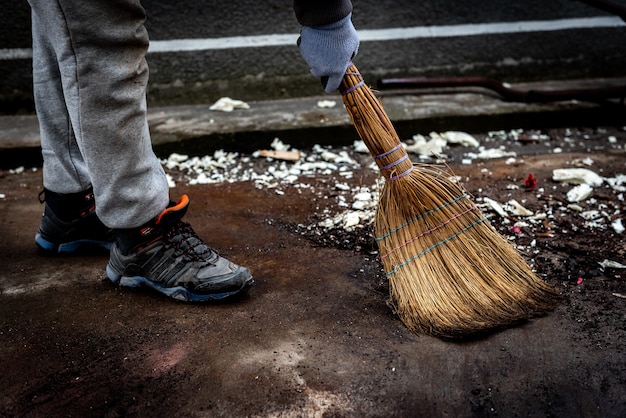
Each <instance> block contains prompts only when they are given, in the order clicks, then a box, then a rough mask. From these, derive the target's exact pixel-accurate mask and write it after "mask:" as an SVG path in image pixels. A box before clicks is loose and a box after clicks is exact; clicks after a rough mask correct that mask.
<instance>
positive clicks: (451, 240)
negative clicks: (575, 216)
mask: <svg viewBox="0 0 626 418" xmlns="http://www.w3.org/2000/svg"><path fill="white" fill-rule="evenodd" d="M340 91H341V93H342V97H343V101H344V104H345V107H346V109H347V111H348V114H349V115H350V118H351V119H352V122H353V124H354V126H355V128H356V130H357V132H358V134H359V136H360V137H361V139H362V140H363V142H364V143H365V145H366V146H367V148H368V149H369V151H370V154H371V155H372V157H373V158H374V160H375V161H376V163H377V165H378V167H379V168H380V171H381V174H382V176H383V177H384V184H383V188H382V191H381V193H380V200H379V202H378V209H377V211H376V218H375V221H374V229H375V234H376V241H377V244H378V249H379V255H380V259H381V261H382V264H383V267H384V270H385V272H386V275H387V277H388V279H389V282H390V293H391V301H392V303H393V305H394V308H395V309H396V311H397V313H398V315H399V316H400V319H401V320H402V321H403V322H404V324H405V325H406V326H407V327H408V328H409V329H411V330H412V331H414V332H417V333H425V334H430V335H433V336H437V337H442V338H460V337H464V336H468V335H472V334H477V333H483V332H486V331H489V330H493V329H497V328H503V327H507V326H510V325H513V324H516V323H519V322H520V321H523V320H525V319H528V318H531V317H534V316H538V315H541V314H545V313H547V312H548V311H550V310H552V309H553V308H554V307H555V305H556V303H557V301H558V300H559V298H560V297H559V295H558V293H557V292H556V291H555V290H554V289H553V288H551V287H550V286H549V285H548V284H547V283H545V282H544V281H543V280H541V279H540V278H539V277H537V275H536V274H534V273H533V272H532V270H531V269H530V267H529V266H528V265H527V264H526V262H525V261H524V259H523V258H522V257H521V256H520V255H519V254H518V252H517V251H516V250H515V249H514V248H513V247H512V246H511V245H510V244H509V243H508V242H507V241H506V240H505V239H504V238H503V237H502V236H501V235H500V234H499V233H498V232H497V231H496V230H495V229H494V228H493V227H492V226H491V225H490V223H489V222H488V220H487V219H486V218H485V216H484V215H483V214H482V213H481V211H480V210H479V209H478V208H477V206H476V205H475V204H474V203H473V202H472V201H471V199H470V196H469V195H468V194H467V193H466V192H465V190H464V189H463V187H462V186H461V185H460V184H459V183H458V182H457V181H456V180H454V179H453V177H452V176H451V173H449V172H447V171H446V170H444V169H441V168H438V167H436V166H428V165H414V164H413V163H412V162H411V160H410V159H409V157H408V155H407V153H406V151H405V149H404V147H403V146H402V144H401V142H400V139H399V138H398V135H397V133H396V131H395V129H394V127H393V126H392V124H391V122H390V120H389V118H388V117H387V115H386V113H385V111H384V109H383V108H382V105H381V104H380V102H379V101H378V99H377V98H376V97H375V96H374V94H373V93H372V91H371V90H370V89H369V87H368V86H367V85H365V83H364V80H363V78H362V76H361V75H360V74H359V71H358V70H357V68H356V67H355V66H354V65H351V66H350V68H348V70H347V71H346V74H345V76H344V78H343V81H342V85H341V86H340Z"/></svg>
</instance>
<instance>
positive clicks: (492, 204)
mask: <svg viewBox="0 0 626 418" xmlns="http://www.w3.org/2000/svg"><path fill="white" fill-rule="evenodd" d="M483 202H485V204H487V205H488V206H489V207H490V208H491V209H493V210H494V211H496V213H497V214H498V215H500V216H502V217H503V218H506V217H507V216H508V215H507V214H506V211H505V210H504V208H502V206H501V205H500V204H499V203H498V202H496V201H495V200H493V199H489V198H488V197H484V198H483Z"/></svg>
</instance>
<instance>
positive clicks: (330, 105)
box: [317, 100, 337, 109]
mask: <svg viewBox="0 0 626 418" xmlns="http://www.w3.org/2000/svg"><path fill="white" fill-rule="evenodd" d="M336 105H337V102H336V101H334V100H320V101H318V102H317V107H321V108H325V109H330V108H333V107H335V106H336Z"/></svg>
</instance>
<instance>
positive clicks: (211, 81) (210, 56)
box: [0, 0, 626, 113]
mask: <svg viewBox="0 0 626 418" xmlns="http://www.w3.org/2000/svg"><path fill="white" fill-rule="evenodd" d="M354 3H355V4H354V16H353V21H354V24H355V26H356V27H357V29H358V30H359V31H360V32H361V34H362V39H363V42H362V44H361V49H360V53H359V56H358V57H357V59H356V63H357V66H358V67H359V68H360V70H361V71H362V72H363V73H364V74H366V75H367V77H368V79H371V80H374V79H375V78H378V77H388V76H398V75H402V76H409V75H410V76H419V75H425V76H443V75H459V76H464V75H485V76H490V77H496V78H498V79H501V80H504V81H533V80H554V79H572V78H598V77H616V76H623V75H624V68H626V52H625V50H624V45H626V30H624V28H625V27H624V25H622V21H621V20H620V19H619V18H617V17H616V16H613V15H611V14H609V13H606V12H604V11H601V10H599V9H597V8H594V7H591V6H590V5H588V4H585V3H583V2H582V1H569V0H557V1H552V2H542V1H539V0H524V1H517V2H494V1H486V0H482V1H474V2H458V1H452V0H440V1H434V0H430V1H420V2H415V1H413V0H400V1H393V2H392V1H372V0H363V1H355V2H354ZM616 3H617V4H621V6H622V7H626V1H624V0H619V1H616ZM143 5H144V6H145V8H146V11H147V14H148V20H147V22H146V26H147V28H148V30H149V33H150V36H151V39H152V41H153V45H154V48H155V49H153V52H151V53H149V55H148V60H149V64H150V68H151V84H150V90H149V100H150V102H151V103H152V104H160V105H166V104H172V103H176V104H182V103H202V102H205V103H206V102H212V101H214V100H216V99H217V98H219V97H222V96H231V97H237V98H240V99H243V100H260V99H271V98H285V97H294V96H302V95H310V94H319V93H320V90H321V89H320V86H319V83H318V81H317V80H314V79H313V78H312V77H311V76H309V74H308V69H307V67H306V65H305V63H304V62H303V61H302V59H301V58H300V56H299V52H298V50H297V48H296V47H295V40H296V38H297V34H298V31H299V26H298V23H297V22H296V20H295V17H294V15H293V11H292V8H291V2H290V1H287V0H280V1H278V0H274V1H270V2H256V1H250V0H246V1H237V2H218V1H215V0H202V1H192V0H183V1H178V2H175V3H172V2H165V1H162V0H147V1H144V2H143ZM616 25H617V26H616ZM235 37H243V39H244V43H243V44H241V43H239V44H237V43H235V44H232V41H233V40H234V38H235ZM274 37H278V38H279V40H280V42H278V44H273V43H272V42H269V41H268V39H274ZM189 39H191V40H194V41H196V42H200V43H201V45H200V46H199V47H198V48H197V49H194V50H183V49H182V48H181V45H180V43H172V42H171V41H177V40H189ZM238 39H239V38H238ZM239 40H241V39H239ZM203 42H204V43H203ZM0 45H1V46H0V103H1V104H2V110H3V112H4V113H15V112H18V111H28V110H29V106H30V107H32V106H31V105H30V95H31V93H30V90H31V79H30V67H31V60H30V58H29V56H28V54H29V48H30V23H29V8H28V6H27V4H26V2H13V3H9V4H5V5H4V6H3V13H2V15H0ZM229 45H230V46H229ZM157 46H158V47H159V48H161V52H156V48H157Z"/></svg>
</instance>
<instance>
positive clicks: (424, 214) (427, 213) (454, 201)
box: [376, 193, 467, 242]
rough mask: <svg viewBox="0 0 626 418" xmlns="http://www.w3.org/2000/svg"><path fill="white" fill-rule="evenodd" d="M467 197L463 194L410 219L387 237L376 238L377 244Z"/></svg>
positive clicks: (388, 233)
mask: <svg viewBox="0 0 626 418" xmlns="http://www.w3.org/2000/svg"><path fill="white" fill-rule="evenodd" d="M466 197H467V193H463V194H462V195H461V196H459V197H457V198H456V199H454V200H452V201H450V202H446V203H445V204H443V205H441V206H439V207H436V208H434V209H431V210H429V211H427V212H424V213H422V214H421V215H418V216H416V217H415V218H413V219H409V220H408V221H406V222H405V223H403V224H402V225H400V226H399V227H397V228H395V229H392V230H391V231H389V232H387V233H386V234H385V235H381V236H380V237H377V238H376V242H379V241H382V240H384V239H385V238H389V237H390V236H392V235H393V234H395V233H396V232H398V231H400V230H401V229H403V228H406V227H407V226H409V225H410V224H411V223H413V222H415V221H419V220H420V219H422V218H425V217H426V216H428V215H430V214H432V213H434V212H437V211H438V210H441V209H443V208H445V207H446V206H450V205H452V204H453V203H456V202H458V201H459V200H461V199H463V198H466Z"/></svg>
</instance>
